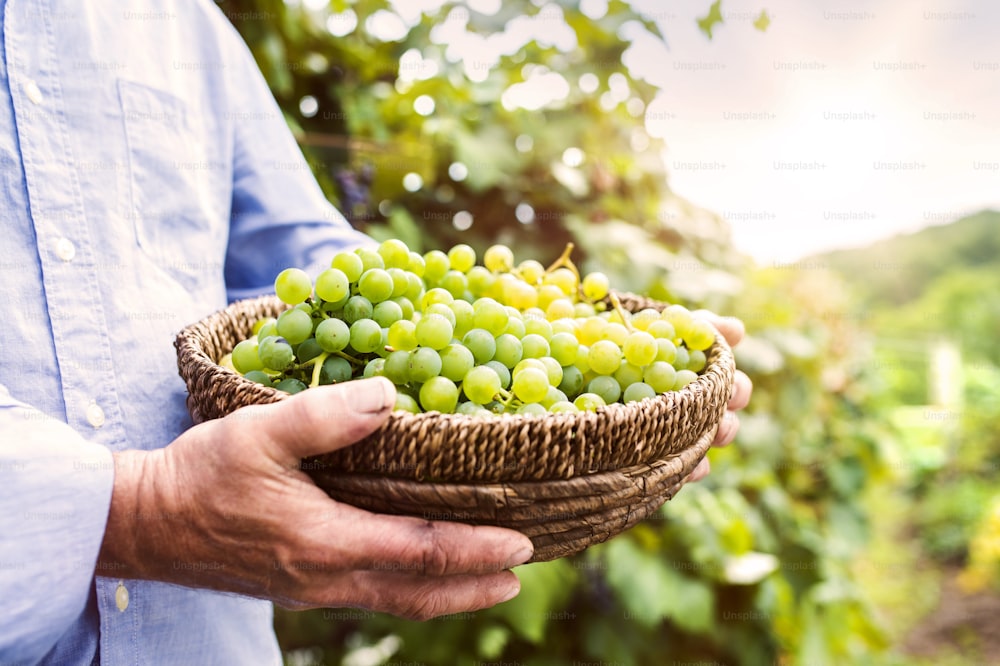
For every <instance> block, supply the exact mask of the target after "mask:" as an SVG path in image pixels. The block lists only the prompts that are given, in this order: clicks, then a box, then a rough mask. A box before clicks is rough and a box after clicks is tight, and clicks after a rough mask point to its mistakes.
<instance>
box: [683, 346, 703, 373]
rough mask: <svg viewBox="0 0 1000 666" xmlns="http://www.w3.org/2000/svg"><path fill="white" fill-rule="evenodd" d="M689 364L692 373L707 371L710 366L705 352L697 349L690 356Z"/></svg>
mask: <svg viewBox="0 0 1000 666" xmlns="http://www.w3.org/2000/svg"><path fill="white" fill-rule="evenodd" d="M688 356H689V358H688V364H687V369H688V370H690V371H691V372H694V373H698V372H701V371H702V370H704V369H705V366H706V365H707V364H708V359H707V358H705V352H703V351H701V350H699V349H695V350H694V351H692V352H690V353H689V354H688Z"/></svg>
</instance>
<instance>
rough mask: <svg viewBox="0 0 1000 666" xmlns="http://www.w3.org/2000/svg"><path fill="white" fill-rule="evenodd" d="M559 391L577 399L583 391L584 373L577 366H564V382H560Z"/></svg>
mask: <svg viewBox="0 0 1000 666" xmlns="http://www.w3.org/2000/svg"><path fill="white" fill-rule="evenodd" d="M559 390H560V391H562V392H563V393H565V394H566V395H568V396H569V397H571V398H572V397H575V396H577V395H579V394H580V391H582V390H583V373H582V372H580V369H579V368H577V367H576V366H575V365H564V366H563V367H562V381H561V382H559Z"/></svg>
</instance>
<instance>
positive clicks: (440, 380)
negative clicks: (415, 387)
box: [420, 377, 458, 414]
mask: <svg viewBox="0 0 1000 666" xmlns="http://www.w3.org/2000/svg"><path fill="white" fill-rule="evenodd" d="M457 405H458V387H457V386H455V382H453V381H451V380H450V379H448V378H446V377H431V378H430V379H428V380H427V381H426V382H424V385H423V386H421V387H420V406H421V407H423V408H424V410H425V411H428V412H441V413H442V414H451V413H453V412H454V411H455V407H456V406H457Z"/></svg>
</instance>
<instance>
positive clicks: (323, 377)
mask: <svg viewBox="0 0 1000 666" xmlns="http://www.w3.org/2000/svg"><path fill="white" fill-rule="evenodd" d="M353 374H354V368H352V367H351V363H350V361H348V360H347V359H346V358H341V357H340V356H328V357H327V359H326V360H325V361H323V367H322V368H320V373H319V383H320V384H339V383H341V382H346V381H347V380H349V379H350V378H351V376H352V375H353Z"/></svg>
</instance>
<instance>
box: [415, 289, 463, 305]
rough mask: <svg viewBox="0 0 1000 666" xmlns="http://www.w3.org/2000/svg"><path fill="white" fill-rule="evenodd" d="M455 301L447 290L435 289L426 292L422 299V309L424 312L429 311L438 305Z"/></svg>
mask: <svg viewBox="0 0 1000 666" xmlns="http://www.w3.org/2000/svg"><path fill="white" fill-rule="evenodd" d="M453 300H455V297H454V296H452V295H451V292H449V291H448V290H447V289H442V288H441V287H434V288H433V289H428V290H427V291H425V292H424V295H423V296H421V297H420V309H421V310H422V311H424V310H427V308H429V307H430V306H432V305H434V304H436V303H444V304H448V303H451V302H452V301H453Z"/></svg>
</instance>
